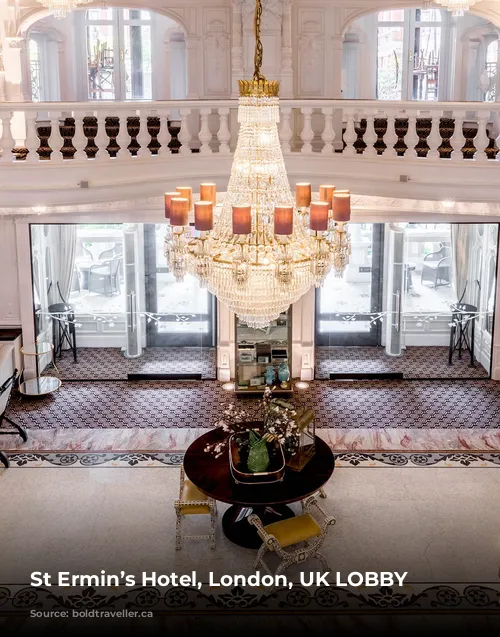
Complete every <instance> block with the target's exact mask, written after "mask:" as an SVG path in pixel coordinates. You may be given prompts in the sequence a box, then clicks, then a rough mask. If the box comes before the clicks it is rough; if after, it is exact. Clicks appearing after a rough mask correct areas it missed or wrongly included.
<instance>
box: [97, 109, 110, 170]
mask: <svg viewBox="0 0 500 637" xmlns="http://www.w3.org/2000/svg"><path fill="white" fill-rule="evenodd" d="M106 115H107V113H106V111H96V114H95V116H96V117H97V135H96V136H95V140H94V141H95V145H96V146H97V149H98V150H97V154H96V161H99V162H101V161H106V160H107V159H109V153H108V151H107V150H106V148H107V146H108V144H109V137H108V134H107V133H106Z"/></svg>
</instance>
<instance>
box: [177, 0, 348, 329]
mask: <svg viewBox="0 0 500 637" xmlns="http://www.w3.org/2000/svg"><path fill="white" fill-rule="evenodd" d="M261 18H262V4H261V0H257V2H256V7H255V17H254V30H255V40H256V44H255V58H254V66H255V68H254V75H253V79H251V80H242V81H240V82H239V89H240V100H239V107H238V122H239V125H240V128H239V132H238V142H237V145H236V149H235V152H234V158H233V165H232V168H231V174H230V178H229V183H228V186H227V191H226V192H225V193H222V194H221V195H219V196H217V194H216V186H215V184H212V183H204V184H201V186H200V200H199V201H193V196H192V189H191V187H189V186H187V187H186V186H180V187H178V188H177V189H176V191H175V192H174V191H172V192H167V193H165V216H166V217H167V218H168V219H169V220H170V226H169V229H168V231H167V234H166V237H165V255H166V257H167V260H168V264H169V268H170V270H171V271H172V272H173V273H174V275H175V277H176V279H178V280H181V279H182V278H183V277H184V275H185V274H186V273H188V274H191V275H193V276H195V277H197V278H198V280H199V282H200V284H201V285H202V286H204V287H207V288H208V289H209V291H210V292H211V293H212V294H214V295H215V296H216V297H217V299H218V300H219V301H221V302H222V303H224V304H226V305H227V306H228V307H229V309H230V310H232V311H233V312H235V313H236V314H237V315H238V316H239V318H240V319H241V320H242V321H243V322H245V323H246V324H247V325H249V326H250V327H264V326H266V325H268V324H269V323H270V322H271V321H273V320H275V319H277V318H278V317H279V315H280V314H281V313H282V312H285V311H286V310H287V309H288V308H289V307H290V305H291V304H292V303H294V302H295V301H297V300H298V299H299V298H300V297H301V296H302V295H304V294H305V293H306V292H307V291H308V290H310V289H311V287H312V286H317V287H319V286H320V285H321V284H322V283H323V281H324V280H325V278H326V276H327V274H328V273H329V272H330V271H331V269H332V268H333V270H334V272H335V273H336V274H337V275H338V276H341V275H342V273H343V271H344V269H345V266H346V264H347V263H348V261H349V254H350V240H349V233H348V231H347V226H346V222H347V221H349V219H350V193H349V191H339V190H336V188H335V186H333V185H325V186H320V192H319V200H318V201H313V200H312V194H311V184H309V183H298V184H296V188H295V197H293V195H292V193H291V191H290V184H289V182H288V177H287V174H286V169H285V162H284V159H283V153H282V151H281V145H280V140H279V135H278V126H277V124H278V122H279V99H278V94H279V82H277V81H269V80H267V79H266V78H265V77H264V76H263V75H262V74H261V68H262V56H263V50H262V43H261V40H260V25H261ZM190 213H194V231H193V230H192V228H191V227H189V225H188V224H189V215H190Z"/></svg>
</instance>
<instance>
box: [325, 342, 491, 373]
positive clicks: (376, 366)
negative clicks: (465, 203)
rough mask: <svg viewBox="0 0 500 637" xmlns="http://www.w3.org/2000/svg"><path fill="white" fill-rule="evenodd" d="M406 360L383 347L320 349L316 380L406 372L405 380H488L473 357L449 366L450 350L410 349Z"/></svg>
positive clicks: (467, 357) (456, 355) (465, 357)
mask: <svg viewBox="0 0 500 637" xmlns="http://www.w3.org/2000/svg"><path fill="white" fill-rule="evenodd" d="M403 351H404V354H403V356H388V355H387V354H386V353H385V348H383V347H317V348H316V378H317V379H319V380H323V379H329V378H330V374H331V373H337V374H338V373H363V372H368V373H387V372H402V373H403V374H404V377H405V378H488V376H489V372H487V371H486V370H485V369H484V367H483V366H482V365H481V364H480V363H478V362H476V366H475V367H470V366H469V365H470V355H466V354H463V355H462V359H461V360H460V359H459V358H458V352H455V354H454V355H453V363H452V364H451V365H448V348H447V347H407V348H406V350H403Z"/></svg>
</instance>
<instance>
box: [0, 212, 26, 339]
mask: <svg viewBox="0 0 500 637" xmlns="http://www.w3.org/2000/svg"><path fill="white" fill-rule="evenodd" d="M17 268H18V259H17V249H16V228H15V223H14V220H13V219H12V218H8V217H7V218H5V217H2V218H0V326H6V327H17V326H19V325H21V313H20V307H19V284H18V279H17Z"/></svg>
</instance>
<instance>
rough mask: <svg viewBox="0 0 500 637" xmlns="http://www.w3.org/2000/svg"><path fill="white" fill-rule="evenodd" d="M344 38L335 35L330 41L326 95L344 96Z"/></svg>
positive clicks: (335, 97) (326, 66) (337, 97)
mask: <svg viewBox="0 0 500 637" xmlns="http://www.w3.org/2000/svg"><path fill="white" fill-rule="evenodd" d="M343 43H344V38H343V37H342V36H334V37H333V38H332V39H331V42H330V46H329V49H330V55H329V56H328V57H327V60H326V64H325V68H326V85H325V94H326V95H325V97H332V98H334V99H339V98H341V97H342V47H343Z"/></svg>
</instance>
